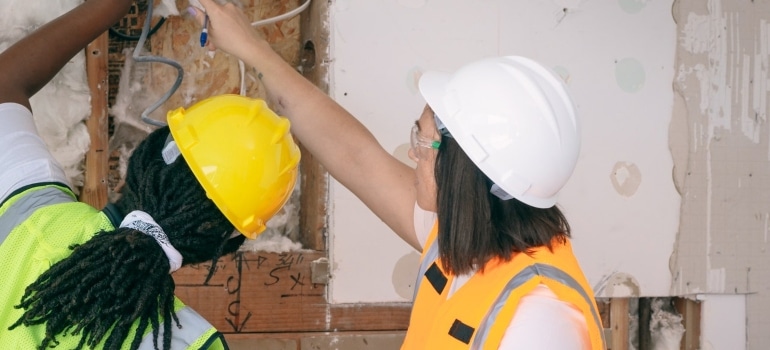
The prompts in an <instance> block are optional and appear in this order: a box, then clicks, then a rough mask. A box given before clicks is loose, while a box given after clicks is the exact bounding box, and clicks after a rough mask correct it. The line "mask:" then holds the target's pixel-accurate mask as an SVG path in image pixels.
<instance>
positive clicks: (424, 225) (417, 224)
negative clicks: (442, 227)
mask: <svg viewBox="0 0 770 350" xmlns="http://www.w3.org/2000/svg"><path fill="white" fill-rule="evenodd" d="M435 223H436V213H434V212H432V211H427V210H425V209H423V208H420V206H419V205H417V202H415V203H414V233H415V234H416V235H417V242H418V243H420V248H425V242H426V241H427V240H428V235H429V234H430V230H431V229H433V224H435Z"/></svg>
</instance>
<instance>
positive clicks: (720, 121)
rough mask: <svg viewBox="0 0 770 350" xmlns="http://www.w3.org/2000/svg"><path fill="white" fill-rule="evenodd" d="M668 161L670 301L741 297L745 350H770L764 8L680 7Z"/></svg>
mask: <svg viewBox="0 0 770 350" xmlns="http://www.w3.org/2000/svg"><path fill="white" fill-rule="evenodd" d="M673 13H674V16H675V18H676V21H677V23H678V28H677V32H678V40H679V45H678V49H677V61H676V69H677V75H676V80H675V85H674V87H675V89H676V92H677V99H676V107H675V111H676V113H675V116H674V124H675V125H680V127H678V128H677V129H676V130H674V129H673V128H672V140H674V139H677V140H687V142H672V152H673V153H674V155H675V158H676V159H677V161H676V164H677V171H676V178H677V183H678V187H679V188H681V193H682V197H683V203H682V220H681V226H680V230H679V231H680V233H679V237H678V240H677V249H676V250H677V254H676V255H675V256H674V257H673V258H672V266H671V268H672V272H673V275H674V281H673V284H672V293H674V294H693V293H720V294H721V293H752V294H750V295H748V296H747V299H746V300H747V306H746V310H747V331H748V336H747V340H748V344H749V346H750V348H756V349H760V348H762V349H764V348H767V346H768V344H770V333H768V332H767V331H766V330H767V329H768V327H770V319H768V317H767V316H766V314H767V310H768V308H770V294H768V293H767V291H768V288H770V275H769V274H768V265H770V256H768V253H767V248H768V241H767V239H768V228H769V226H768V225H769V221H770V219H769V218H770V191H769V190H770V188H769V187H770V173H769V170H770V166H769V165H770V163H768V160H769V159H770V152H769V151H768V147H770V143H769V142H768V126H767V113H768V105H767V98H768V79H769V75H768V62H769V61H770V35H769V34H770V30H769V28H770V24H769V23H768V19H770V4H769V3H767V2H761V1H756V2H755V1H740V2H736V1H724V0H710V1H708V2H705V1H696V0H681V1H677V2H676V4H675V6H674V12H673Z"/></svg>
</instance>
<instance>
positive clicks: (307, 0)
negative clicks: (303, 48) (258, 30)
mask: <svg viewBox="0 0 770 350" xmlns="http://www.w3.org/2000/svg"><path fill="white" fill-rule="evenodd" d="M308 5H310V0H305V3H304V4H302V5H300V6H299V7H297V8H295V9H293V10H291V11H289V12H286V13H284V14H282V15H279V16H275V17H271V18H266V19H263V20H259V21H256V22H253V23H251V25H252V26H254V27H259V26H263V25H266V24H271V23H275V22H278V21H282V20H284V19H287V18H291V17H294V16H296V15H298V14H299V13H300V12H302V11H304V10H305V9H306V8H307V7H308Z"/></svg>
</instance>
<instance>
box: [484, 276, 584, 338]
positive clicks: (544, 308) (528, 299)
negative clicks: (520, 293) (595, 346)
mask: <svg viewBox="0 0 770 350" xmlns="http://www.w3.org/2000/svg"><path fill="white" fill-rule="evenodd" d="M499 349H502V350H513V349H530V350H553V349H559V350H590V349H591V342H590V340H589V338H588V326H587V325H586V321H585V318H584V317H583V314H582V313H581V312H580V310H578V309H577V308H575V307H574V306H572V304H570V303H567V302H564V301H561V300H559V299H558V298H557V297H556V294H554V293H553V291H551V289H550V288H548V287H547V286H546V285H543V284H541V285H539V286H537V287H536V288H535V290H533V291H532V292H530V293H529V294H527V295H525V296H524V297H523V298H522V299H521V301H520V302H519V306H518V308H517V309H516V313H515V314H514V315H513V320H512V321H511V324H510V325H509V326H508V329H507V330H506V331H505V335H504V336H503V340H502V342H501V343H500V347H499Z"/></svg>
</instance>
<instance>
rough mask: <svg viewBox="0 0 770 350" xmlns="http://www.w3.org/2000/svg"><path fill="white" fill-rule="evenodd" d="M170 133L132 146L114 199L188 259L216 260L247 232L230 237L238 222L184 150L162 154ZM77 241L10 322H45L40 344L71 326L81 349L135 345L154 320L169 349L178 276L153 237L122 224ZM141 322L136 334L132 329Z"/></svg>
mask: <svg viewBox="0 0 770 350" xmlns="http://www.w3.org/2000/svg"><path fill="white" fill-rule="evenodd" d="M168 134H169V129H168V127H164V128H160V129H158V130H156V131H154V132H153V133H151V134H150V135H149V136H148V137H147V138H146V139H145V140H144V141H143V142H142V143H141V144H140V145H139V146H138V147H137V148H136V150H135V151H134V152H133V154H132V155H131V158H130V159H129V162H128V169H127V172H126V184H125V186H124V187H123V190H122V196H121V198H120V199H119V200H118V201H117V203H115V205H116V206H117V207H118V208H119V209H120V210H121V211H122V212H123V214H126V213H128V212H131V211H133V210H142V211H144V212H146V213H148V214H150V215H151V216H152V217H153V219H154V220H155V221H156V222H157V223H158V225H160V227H161V228H163V230H164V231H165V233H166V235H168V238H169V241H170V242H171V244H172V245H173V246H174V247H175V248H176V249H177V250H178V251H179V252H180V253H181V254H182V257H183V259H184V263H183V264H184V265H188V264H195V263H201V262H205V261H211V260H213V261H216V260H217V259H219V257H220V256H222V255H224V254H228V253H231V252H233V251H235V250H236V249H238V247H239V246H240V245H241V244H242V243H243V241H244V237H243V236H242V235H239V236H238V237H236V238H233V239H230V234H231V233H232V232H233V230H234V227H233V225H232V224H231V223H230V222H229V221H228V220H227V219H226V218H225V217H224V215H223V214H222V213H221V212H220V211H219V210H218V209H217V207H216V206H215V204H214V203H213V202H212V201H211V200H210V199H208V198H207V197H206V193H205V192H204V190H203V188H202V187H201V185H200V184H199V183H198V181H197V180H196V179H195V176H194V175H193V173H192V172H191V171H190V168H189V167H188V166H187V164H186V163H185V161H184V159H183V157H178V158H177V160H176V161H175V162H174V163H172V164H170V165H167V164H166V163H165V162H164V160H163V158H162V156H161V150H162V148H163V146H164V144H165V140H166V138H167V136H168ZM72 249H73V251H72V254H71V255H70V256H69V257H68V258H66V259H63V260H61V261H59V262H58V263H56V264H54V265H53V266H52V267H51V268H50V269H49V270H48V271H46V272H45V273H43V274H42V275H40V277H38V279H37V280H36V281H35V282H33V283H32V284H30V285H29V286H28V287H27V288H26V290H25V292H24V296H23V297H22V299H21V302H20V304H19V305H17V306H16V308H23V309H24V314H23V315H22V316H21V317H20V318H19V320H17V321H16V322H15V323H14V324H13V325H12V326H11V327H10V328H9V329H13V328H15V327H17V326H20V325H25V326H28V325H36V324H43V323H44V324H45V327H46V334H45V338H44V339H43V340H42V342H41V344H40V345H39V347H38V348H39V349H41V350H42V349H46V348H48V347H52V346H56V345H57V344H58V341H57V340H56V337H57V336H60V335H65V334H67V335H73V336H77V335H79V336H80V337H81V340H80V343H79V344H78V346H77V348H76V349H83V348H84V347H89V348H91V349H93V348H95V347H96V345H98V344H99V343H100V342H101V341H102V340H104V341H105V344H104V349H119V348H120V347H121V346H122V345H123V344H124V343H125V342H129V341H130V342H131V349H137V348H138V347H139V344H140V342H141V340H142V335H143V334H144V333H145V332H146V331H147V330H148V327H150V328H149V329H151V330H152V334H153V343H154V346H155V348H156V349H158V348H159V347H158V345H159V344H158V342H159V339H158V338H159V327H160V325H161V323H162V326H163V339H162V348H163V349H164V350H169V349H170V348H171V332H172V326H171V323H172V320H173V321H174V322H176V324H177V326H179V320H178V319H177V317H176V313H175V312H174V280H173V278H172V277H171V275H170V274H169V269H170V265H169V262H168V259H167V258H166V255H165V254H164V252H163V250H162V249H161V248H160V246H159V245H158V243H156V241H155V239H153V238H152V237H150V236H148V235H146V234H144V233H142V232H139V231H136V230H133V229H130V228H118V229H116V230H114V231H110V232H99V233H97V234H96V235H95V236H94V237H93V238H91V239H90V240H89V241H87V242H85V243H83V244H82V245H78V246H73V247H72ZM215 265H216V264H212V268H213V266H215ZM164 320H165V322H163V321H164ZM137 321H138V322H137ZM135 322H136V323H137V324H138V327H137V330H136V333H135V336H134V339H132V340H131V339H128V334H129V331H130V329H131V327H132V325H133V324H134V323H135Z"/></svg>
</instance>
